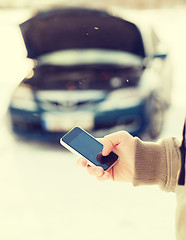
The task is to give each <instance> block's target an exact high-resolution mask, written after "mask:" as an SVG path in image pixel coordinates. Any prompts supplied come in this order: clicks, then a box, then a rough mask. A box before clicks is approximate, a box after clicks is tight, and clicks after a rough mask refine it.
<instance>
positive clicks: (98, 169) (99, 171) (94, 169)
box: [87, 165, 104, 177]
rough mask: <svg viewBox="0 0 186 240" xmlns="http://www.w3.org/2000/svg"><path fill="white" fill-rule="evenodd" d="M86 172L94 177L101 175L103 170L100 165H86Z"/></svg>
mask: <svg viewBox="0 0 186 240" xmlns="http://www.w3.org/2000/svg"><path fill="white" fill-rule="evenodd" d="M87 172H88V173H89V174H90V175H93V176H96V177H101V176H102V175H103V174H104V170H103V168H102V167H92V166H89V165H87Z"/></svg>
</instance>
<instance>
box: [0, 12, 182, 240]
mask: <svg viewBox="0 0 186 240" xmlns="http://www.w3.org/2000/svg"><path fill="white" fill-rule="evenodd" d="M24 14H25V13H22V12H20V13H18V14H16V13H14V12H10V13H7V12H2V13H0V32H1V40H0V41H1V44H0V53H1V55H0V61H1V62H0V66H1V71H0V100H1V101H0V109H1V112H0V120H1V122H0V123H1V124H0V132H1V134H0V143H1V144H0V193H1V198H0V226H1V227H0V239H2V240H25V239H27V240H33V239H34V240H49V239H55V240H58V239H64V240H74V239H81V240H87V239H89V240H93V239H97V240H101V239H103V240H105V239H107V240H110V239H115V240H120V239H125V240H136V239H143V240H145V239H151V240H156V239H158V240H163V239H169V240H173V239H175V230H174V221H175V220H174V218H175V208H176V199H175V195H174V194H173V193H164V192H161V191H160V190H159V189H158V188H157V187H138V188H133V187H132V185H131V184H120V183H117V184H116V183H112V182H98V181H97V180H96V179H94V178H93V177H91V176H89V175H88V174H87V173H86V172H84V169H80V168H78V167H77V165H76V164H75V159H76V158H75V157H74V156H73V155H72V154H71V153H69V152H67V151H65V150H63V149H62V148H61V147H60V146H58V147H57V146H55V147H54V146H51V145H49V144H39V143H29V142H23V141H20V140H18V139H16V138H15V137H14V136H12V135H11V134H10V132H9V131H8V130H7V127H6V125H5V124H4V121H3V114H4V111H5V106H6V102H7V101H8V100H9V98H10V96H11V93H12V91H13V89H14V87H15V84H17V82H18V81H20V79H22V78H23V76H24V75H25V74H26V72H27V71H28V69H29V67H30V62H27V61H26V60H25V56H26V53H25V50H24V49H23V48H22V45H21V43H20V41H21V39H20V35H19V31H18V28H16V27H15V20H16V23H17V22H19V21H22V20H23V19H25V18H26V17H27V14H26V15H24ZM144 17H146V18H147V19H149V18H150V19H152V20H153V21H154V23H155V24H156V26H157V27H158V28H159V29H160V31H162V33H163V34H164V37H165V39H166V40H167V42H168V44H169V45H170V47H171V54H172V56H173V66H174V88H173V103H172V106H171V108H170V110H169V111H168V113H167V116H166V123H165V127H164V130H163V133H162V135H161V137H168V136H176V137H178V138H180V137H181V128H182V126H181V125H182V122H183V118H184V115H185V106H184V103H185V93H184V91H185V89H186V81H185V76H186V74H185V73H186V67H185V62H186V47H185V42H186V34H185V33H184V31H185V29H186V28H185V26H184V25H185V23H186V14H185V10H184V9H174V10H161V11H145V13H144Z"/></svg>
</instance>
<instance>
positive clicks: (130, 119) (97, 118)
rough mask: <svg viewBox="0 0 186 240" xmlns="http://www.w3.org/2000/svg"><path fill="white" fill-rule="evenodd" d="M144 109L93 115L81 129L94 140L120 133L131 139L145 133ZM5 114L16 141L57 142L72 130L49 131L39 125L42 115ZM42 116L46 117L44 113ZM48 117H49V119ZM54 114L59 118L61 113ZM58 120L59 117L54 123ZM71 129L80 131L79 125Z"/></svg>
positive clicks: (17, 110)
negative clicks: (18, 138)
mask: <svg viewBox="0 0 186 240" xmlns="http://www.w3.org/2000/svg"><path fill="white" fill-rule="evenodd" d="M145 105H146V104H145V102H144V101H143V102H141V103H140V104H139V105H137V106H134V107H131V108H129V109H121V110H119V111H115V110H113V111H107V112H97V113H96V114H94V124H93V127H92V128H91V127H90V128H88V129H86V127H85V129H86V130H87V131H88V132H90V133H91V134H92V135H93V136H95V137H103V136H104V135H106V134H110V133H113V132H116V131H121V130H126V131H128V132H129V133H131V134H132V135H134V136H140V135H142V134H143V133H144V132H145V129H146V127H147V122H148V121H147V117H146V114H145ZM9 113H10V119H11V123H12V130H13V132H14V133H15V134H16V135H18V136H20V137H23V138H27V139H30V140H31V139H33V140H34V139H35V140H41V141H52V142H53V141H59V139H60V138H61V137H62V136H63V135H64V134H65V133H66V132H67V131H68V130H70V128H72V127H73V125H72V126H71V127H69V129H68V128H65V130H59V129H57V130H51V129H47V127H46V124H43V118H42V116H43V113H38V112H30V111H25V110H20V109H15V108H11V107H10V108H9ZM44 114H46V112H45V113H44ZM51 114H52V113H50V115H51ZM55 114H56V113H55ZM58 114H59V116H62V113H58ZM61 118H62V117H61ZM61 118H60V117H59V118H58V119H61ZM82 118H83V115H82ZM75 125H79V126H81V127H83V128H84V126H82V125H83V124H81V122H79V124H78V123H77V124H75ZM67 129H68V130H67Z"/></svg>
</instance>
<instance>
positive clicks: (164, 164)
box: [133, 138, 181, 192]
mask: <svg viewBox="0 0 186 240" xmlns="http://www.w3.org/2000/svg"><path fill="white" fill-rule="evenodd" d="M179 146H180V143H179V141H178V140H177V139H175V138H167V139H163V140H160V141H158V142H157V143H153V142H143V141H141V140H140V139H138V138H136V155H135V175H134V179H133V185H134V186H139V185H147V184H148V185H153V184H157V185H159V186H160V188H161V189H162V190H164V191H173V192H174V191H175V187H176V184H177V177H178V171H179V169H180V166H181V154H180V150H179Z"/></svg>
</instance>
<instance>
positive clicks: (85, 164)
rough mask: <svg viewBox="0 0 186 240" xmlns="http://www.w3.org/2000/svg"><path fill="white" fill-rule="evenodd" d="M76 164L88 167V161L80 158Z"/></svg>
mask: <svg viewBox="0 0 186 240" xmlns="http://www.w3.org/2000/svg"><path fill="white" fill-rule="evenodd" d="M76 163H77V165H78V166H80V167H86V166H87V160H86V159H84V158H78V159H77V160H76Z"/></svg>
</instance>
